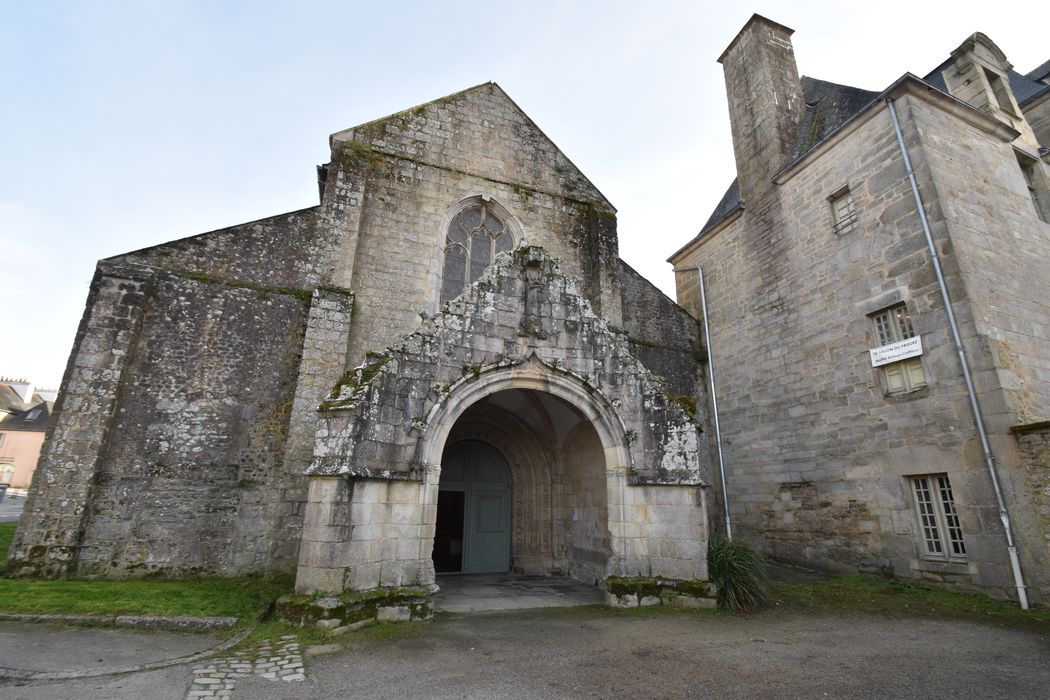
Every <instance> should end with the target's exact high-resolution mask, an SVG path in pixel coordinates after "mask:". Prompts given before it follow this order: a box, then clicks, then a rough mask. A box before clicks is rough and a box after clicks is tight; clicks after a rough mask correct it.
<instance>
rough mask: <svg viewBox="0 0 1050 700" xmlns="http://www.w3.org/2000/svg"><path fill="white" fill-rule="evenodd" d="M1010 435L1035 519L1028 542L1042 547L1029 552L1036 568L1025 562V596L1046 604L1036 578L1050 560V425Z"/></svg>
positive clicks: (1046, 594)
mask: <svg viewBox="0 0 1050 700" xmlns="http://www.w3.org/2000/svg"><path fill="white" fill-rule="evenodd" d="M1013 433H1014V437H1015V438H1016V440H1017V449H1018V451H1019V452H1020V455H1021V464H1022V465H1023V469H1024V480H1025V491H1026V493H1027V496H1028V498H1029V499H1030V502H1031V504H1032V512H1033V514H1034V516H1035V517H1034V518H1033V519H1032V520H1033V521H1034V522H1032V523H1031V525H1030V527H1031V528H1032V530H1033V531H1034V532H1032V533H1031V535H1030V541H1032V542H1034V543H1038V544H1041V545H1042V551H1041V552H1040V551H1039V550H1038V545H1037V546H1036V547H1035V548H1034V549H1035V551H1034V552H1032V555H1033V557H1032V558H1033V559H1034V560H1035V562H1037V563H1036V565H1035V566H1033V565H1032V564H1031V563H1030V561H1031V560H1030V561H1029V562H1025V563H1026V564H1028V566H1026V567H1025V573H1026V574H1027V577H1028V581H1026V583H1027V584H1028V588H1029V596H1031V597H1033V598H1035V599H1037V600H1047V599H1048V598H1050V586H1047V583H1046V578H1045V576H1040V575H1039V574H1040V573H1041V572H1045V571H1046V568H1045V567H1046V565H1045V562H1046V560H1047V559H1048V558H1050V421H1042V422H1039V423H1030V424H1027V425H1017V426H1014V427H1013Z"/></svg>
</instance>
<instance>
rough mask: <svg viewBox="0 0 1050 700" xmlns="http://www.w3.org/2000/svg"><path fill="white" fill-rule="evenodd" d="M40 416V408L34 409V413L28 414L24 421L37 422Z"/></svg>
mask: <svg viewBox="0 0 1050 700" xmlns="http://www.w3.org/2000/svg"><path fill="white" fill-rule="evenodd" d="M39 415H40V409H39V408H34V409H33V410H32V411H30V412H29V413H27V414H26V416H25V418H24V419H23V420H36V419H37V417H38V416H39Z"/></svg>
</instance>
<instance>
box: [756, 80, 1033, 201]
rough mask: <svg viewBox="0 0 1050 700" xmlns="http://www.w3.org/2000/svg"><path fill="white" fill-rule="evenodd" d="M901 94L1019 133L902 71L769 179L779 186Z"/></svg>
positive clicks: (1006, 133) (1006, 136)
mask: <svg viewBox="0 0 1050 700" xmlns="http://www.w3.org/2000/svg"><path fill="white" fill-rule="evenodd" d="M903 95H911V96H913V97H916V98H917V99H920V100H923V101H924V102H927V103H929V104H937V105H939V106H941V107H943V108H946V111H948V112H949V113H951V114H953V115H954V116H957V117H959V118H960V119H962V120H963V121H964V122H966V123H967V124H970V125H971V126H974V127H977V128H978V129H981V130H982V131H985V132H986V133H989V134H994V135H996V136H998V137H999V138H1000V139H1002V140H1003V141H1007V142H1009V141H1013V140H1014V139H1016V138H1017V137H1018V136H1020V135H1021V134H1020V132H1019V131H1017V130H1015V129H1014V128H1013V127H1010V126H1007V125H1006V124H1004V123H1003V122H1001V121H999V120H998V119H996V118H995V117H993V116H991V115H989V114H986V113H984V112H982V111H981V110H979V109H977V108H976V107H974V106H972V105H970V104H967V103H966V102H963V101H962V100H960V99H959V98H957V97H954V96H952V95H950V94H948V93H947V92H944V91H943V90H940V89H939V88H936V87H934V86H933V85H930V84H929V83H927V82H926V81H924V80H923V79H922V78H919V77H918V76H916V75H914V74H912V73H905V74H904V75H902V76H901V77H900V78H898V79H897V80H895V81H894V82H893V83H891V84H890V86H889V87H888V88H886V89H885V90H883V91H882V92H880V93H879V94H878V96H877V97H875V98H874V99H873V100H872V101H871V102H870V103H869V104H868V105H867V106H866V107H864V108H863V109H861V110H860V111H859V112H857V113H856V114H855V115H853V116H852V117H850V118H849V119H847V120H846V121H844V122H843V123H842V124H840V125H839V126H838V128H836V129H835V130H834V131H832V132H831V133H830V134H828V135H827V136H825V137H824V138H823V139H821V140H820V141H818V142H817V143H815V144H813V146H811V147H810V148H809V150H807V151H806V152H805V153H803V154H802V155H800V156H799V157H798V158H796V159H795V160H793V161H791V162H790V163H788V164H787V165H785V166H784V167H783V168H781V169H780V170H778V171H777V172H776V173H775V174H774V175H773V182H774V183H775V184H777V185H781V184H783V183H785V182H787V181H788V180H790V179H791V178H792V177H794V176H795V174H796V173H797V172H798V171H800V170H801V169H802V168H804V167H805V166H806V165H808V164H809V163H810V162H811V161H813V160H814V159H816V158H817V157H819V156H820V155H823V154H824V153H825V152H826V151H827V150H828V149H829V148H831V146H833V145H834V144H836V143H838V142H839V141H840V140H841V139H842V138H843V137H845V136H846V135H847V134H849V133H850V132H852V131H853V130H854V129H856V128H857V127H858V126H860V125H861V124H863V123H864V122H866V121H867V120H868V119H870V118H871V117H872V116H873V115H874V114H875V113H876V112H877V111H879V108H880V107H881V104H880V103H882V102H885V101H886V100H887V99H894V98H899V97H901V96H903Z"/></svg>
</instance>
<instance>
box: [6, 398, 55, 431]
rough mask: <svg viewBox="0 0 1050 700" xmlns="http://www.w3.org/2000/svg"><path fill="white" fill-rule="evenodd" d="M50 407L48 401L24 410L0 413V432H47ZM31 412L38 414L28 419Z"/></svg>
mask: <svg viewBox="0 0 1050 700" xmlns="http://www.w3.org/2000/svg"><path fill="white" fill-rule="evenodd" d="M51 406H52V404H51V403H50V402H49V401H41V402H40V403H38V404H36V405H34V406H31V407H29V408H28V409H25V410H20V411H16V412H14V413H0V430H19V431H27V432H35V433H42V432H44V431H45V430H47V422H48V420H49V419H50V418H51ZM33 411H38V413H37V414H36V415H35V416H33V417H32V418H29V416H31V415H33Z"/></svg>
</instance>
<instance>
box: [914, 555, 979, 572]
mask: <svg viewBox="0 0 1050 700" xmlns="http://www.w3.org/2000/svg"><path fill="white" fill-rule="evenodd" d="M912 568H913V569H914V570H916V571H927V572H930V573H935V574H956V575H960V576H965V575H969V574H971V573H972V572H971V571H970V562H968V561H964V560H959V561H945V560H944V559H916V560H914V561H913V563H912Z"/></svg>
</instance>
